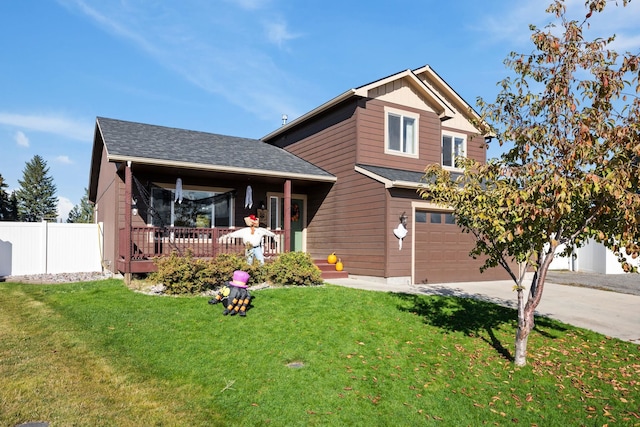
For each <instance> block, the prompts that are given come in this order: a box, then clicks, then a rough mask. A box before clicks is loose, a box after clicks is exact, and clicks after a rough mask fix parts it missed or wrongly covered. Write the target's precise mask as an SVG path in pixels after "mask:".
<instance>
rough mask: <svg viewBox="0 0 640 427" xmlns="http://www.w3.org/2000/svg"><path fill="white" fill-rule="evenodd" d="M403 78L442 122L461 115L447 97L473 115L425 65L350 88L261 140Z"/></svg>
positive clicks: (269, 138) (456, 95)
mask: <svg viewBox="0 0 640 427" xmlns="http://www.w3.org/2000/svg"><path fill="white" fill-rule="evenodd" d="M420 74H423V75H427V76H428V77H430V78H425V79H422V78H420V76H419V75H420ZM400 79H406V80H407V81H408V82H409V83H410V85H411V86H413V87H414V88H415V89H416V90H417V91H418V92H419V93H420V94H421V95H423V96H424V98H425V99H426V100H428V102H429V104H430V105H431V106H432V107H433V108H434V111H435V112H436V114H438V117H439V118H440V120H442V121H445V120H448V119H450V118H452V117H454V116H455V115H456V114H458V113H457V112H456V109H455V108H453V106H452V105H451V104H450V103H449V101H448V100H446V99H445V98H444V97H445V96H446V97H448V98H449V97H450V98H451V99H453V100H454V102H455V103H456V104H458V105H460V106H463V107H465V108H464V109H462V110H460V111H465V112H466V111H472V112H473V110H472V109H471V107H469V105H468V104H467V103H466V102H465V101H464V100H463V99H462V98H461V97H460V95H458V94H457V93H456V92H455V91H454V90H453V89H452V88H451V87H450V86H449V85H448V84H447V83H446V82H445V81H444V80H442V79H441V78H440V76H438V75H437V74H436V73H435V72H434V71H433V70H432V69H431V67H429V66H428V65H425V66H423V67H420V68H417V69H415V70H404V71H401V72H399V73H396V74H392V75H390V76H387V77H384V78H382V79H379V80H375V81H373V82H371V83H367V84H365V85H362V86H360V87H357V88H355V89H349V90H347V91H346V92H343V93H342V94H340V95H338V96H336V97H335V98H333V99H331V100H329V101H327V102H325V103H324V104H322V105H320V106H319V107H316V108H314V109H313V110H311V111H309V112H308V113H305V114H303V115H302V116H300V117H298V118H296V119H295V120H292V121H290V122H289V123H287V124H286V125H284V126H282V127H280V128H278V129H276V130H274V131H273V132H271V133H269V134H268V135H265V136H263V137H262V139H263V140H265V141H269V140H271V139H273V138H274V137H276V136H278V135H280V134H282V133H285V132H287V131H288V130H289V129H291V128H293V127H295V126H296V125H298V124H300V123H303V122H305V121H306V120H309V119H310V118H312V117H314V116H317V115H318V114H321V113H323V112H324V111H327V110H329V109H331V108H332V107H334V106H336V105H338V104H340V103H341V102H344V101H346V100H348V99H350V98H354V97H360V98H367V97H369V91H370V90H372V89H375V88H377V87H381V86H384V85H386V84H388V83H390V82H393V81H396V80H400ZM432 84H434V87H432V86H431V85H432ZM466 107H468V108H466ZM473 114H474V115H475V116H477V113H475V112H473Z"/></svg>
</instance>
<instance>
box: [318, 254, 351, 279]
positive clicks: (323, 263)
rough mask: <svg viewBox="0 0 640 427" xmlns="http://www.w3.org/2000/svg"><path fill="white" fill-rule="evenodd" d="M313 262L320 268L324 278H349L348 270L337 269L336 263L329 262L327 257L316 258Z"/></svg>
mask: <svg viewBox="0 0 640 427" xmlns="http://www.w3.org/2000/svg"><path fill="white" fill-rule="evenodd" d="M313 263H314V264H315V265H316V266H317V267H318V268H319V269H320V272H321V273H322V278H323V279H324V280H330V279H348V278H349V273H348V272H347V271H345V270H342V271H336V265H335V264H329V263H328V262H327V260H326V259H314V260H313Z"/></svg>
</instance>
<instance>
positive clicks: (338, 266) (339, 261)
mask: <svg viewBox="0 0 640 427" xmlns="http://www.w3.org/2000/svg"><path fill="white" fill-rule="evenodd" d="M343 269H344V265H343V264H342V260H341V259H339V260H338V262H336V271H342V270H343Z"/></svg>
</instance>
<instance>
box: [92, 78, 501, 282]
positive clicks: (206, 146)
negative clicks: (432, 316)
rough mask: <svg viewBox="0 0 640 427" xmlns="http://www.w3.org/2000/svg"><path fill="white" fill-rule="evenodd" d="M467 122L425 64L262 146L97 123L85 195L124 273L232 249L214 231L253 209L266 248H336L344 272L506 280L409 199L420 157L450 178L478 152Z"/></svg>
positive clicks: (436, 211) (447, 220)
mask: <svg viewBox="0 0 640 427" xmlns="http://www.w3.org/2000/svg"><path fill="white" fill-rule="evenodd" d="M477 118H478V116H477V114H476V113H475V112H474V111H473V110H472V108H471V107H470V106H469V105H468V104H467V103H466V102H465V101H464V100H463V99H462V98H461V97H460V96H459V95H458V94H457V93H456V92H455V91H454V90H453V89H452V88H451V87H449V85H447V84H446V82H445V81H444V80H442V78H440V76H438V75H437V74H436V73H435V72H434V71H433V70H432V69H431V68H430V67H428V66H424V67H421V68H418V69H416V70H406V71H402V72H399V73H397V74H394V75H391V76H388V77H385V78H383V79H380V80H377V81H375V82H372V83H368V84H366V85H364V86H360V87H358V88H356V89H351V90H348V91H346V92H344V93H342V94H340V95H338V96H337V97H335V98H334V99H332V100H330V101H328V102H326V103H325V104H322V105H320V106H318V107H317V108H315V109H313V110H312V111H310V112H308V113H306V114H304V115H302V116H301V117H299V118H297V119H295V120H293V121H291V122H290V123H287V124H286V125H284V126H282V127H280V128H278V129H276V130H274V131H273V132H272V133H270V134H268V135H266V136H264V137H263V138H262V139H261V140H252V139H246V138H238V137H230V136H221V135H215V134H209V133H202V132H194V131H187V130H181V129H172V128H165V127H161V126H154V125H145V124H140V123H131V122H124V121H119V120H113V119H106V118H101V117H99V118H98V119H97V121H96V133H95V138H94V148H93V156H92V164H91V180H90V187H89V198H90V200H91V201H93V202H95V203H96V209H97V219H98V221H101V222H104V224H105V225H104V227H105V230H104V231H105V244H106V247H105V259H106V260H107V262H108V263H110V265H111V267H110V268H111V269H112V270H114V271H116V270H118V271H121V272H124V273H131V272H137V271H148V270H149V268H150V261H149V260H150V259H151V258H152V257H153V256H155V255H156V254H159V253H160V254H166V253H167V250H173V249H176V248H178V249H179V246H178V245H182V247H183V248H186V247H188V246H189V245H190V247H192V248H193V249H194V250H197V251H198V256H213V255H215V253H217V252H219V251H228V250H237V249H238V248H228V247H220V246H219V245H217V243H216V242H217V236H219V235H221V234H224V233H227V232H228V230H229V227H234V226H243V224H242V218H243V217H244V216H246V215H248V214H250V213H254V214H257V215H259V216H260V217H261V218H262V220H263V222H264V225H266V226H267V227H269V228H271V229H272V230H275V231H276V232H277V233H278V236H279V238H278V239H276V241H275V242H273V241H271V242H265V245H270V250H272V251H273V253H277V252H282V251H287V250H301V251H306V252H308V253H310V254H311V256H312V257H313V258H314V259H318V260H320V259H326V257H327V255H328V254H330V253H332V252H335V253H336V254H337V255H338V257H339V258H341V260H342V261H343V263H344V265H345V267H346V269H347V270H348V272H349V274H351V275H354V276H369V277H375V278H378V279H380V280H384V281H387V282H403V283H407V282H408V283H439V282H459V281H469V280H488V279H495V278H507V276H506V273H505V272H504V271H503V270H502V269H498V268H496V269H492V270H489V271H487V272H485V273H483V274H480V273H479V266H480V265H481V260H474V259H472V258H470V257H469V255H468V254H469V251H470V250H471V248H472V247H473V245H474V242H473V240H472V237H471V236H470V235H469V234H466V233H462V232H461V231H460V229H459V227H457V226H456V225H455V224H454V221H453V216H452V215H451V212H450V211H449V210H447V209H443V208H441V207H438V206H436V205H434V204H432V203H429V202H428V201H426V200H423V199H422V198H420V197H419V195H418V193H417V189H418V188H419V187H420V185H422V184H421V177H422V175H423V171H424V168H425V167H426V165H427V164H431V163H437V164H441V165H442V166H443V167H445V168H449V169H451V170H452V171H454V172H455V158H456V156H469V157H472V158H474V159H476V160H479V161H485V160H486V148H485V147H486V144H485V139H484V135H482V134H481V133H480V131H479V130H478V129H477V128H476V127H474V125H473V121H474V119H477ZM180 187H181V188H182V195H183V199H182V203H180V201H179V197H178V198H177V195H178V194H179V193H180V191H179V189H180ZM249 187H251V188H249ZM247 193H250V195H251V196H252V199H253V205H250V204H248V203H247ZM401 222H404V223H405V224H406V228H405V230H406V236H405V237H404V238H403V239H402V240H400V239H399V237H397V236H401V235H402V234H401V233H397V232H394V231H397V230H398V229H399V224H400V223H401ZM108 236H109V237H108ZM171 248H173V249H171Z"/></svg>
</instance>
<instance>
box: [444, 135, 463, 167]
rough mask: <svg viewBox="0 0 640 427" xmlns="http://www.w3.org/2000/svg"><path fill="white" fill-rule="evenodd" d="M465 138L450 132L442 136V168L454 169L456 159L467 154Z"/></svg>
mask: <svg viewBox="0 0 640 427" xmlns="http://www.w3.org/2000/svg"><path fill="white" fill-rule="evenodd" d="M466 153H467V137H466V136H465V135H461V134H455V133H451V132H447V133H443V134H442V166H443V167H449V168H455V167H456V158H457V157H465V156H466V155H467V154H466Z"/></svg>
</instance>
